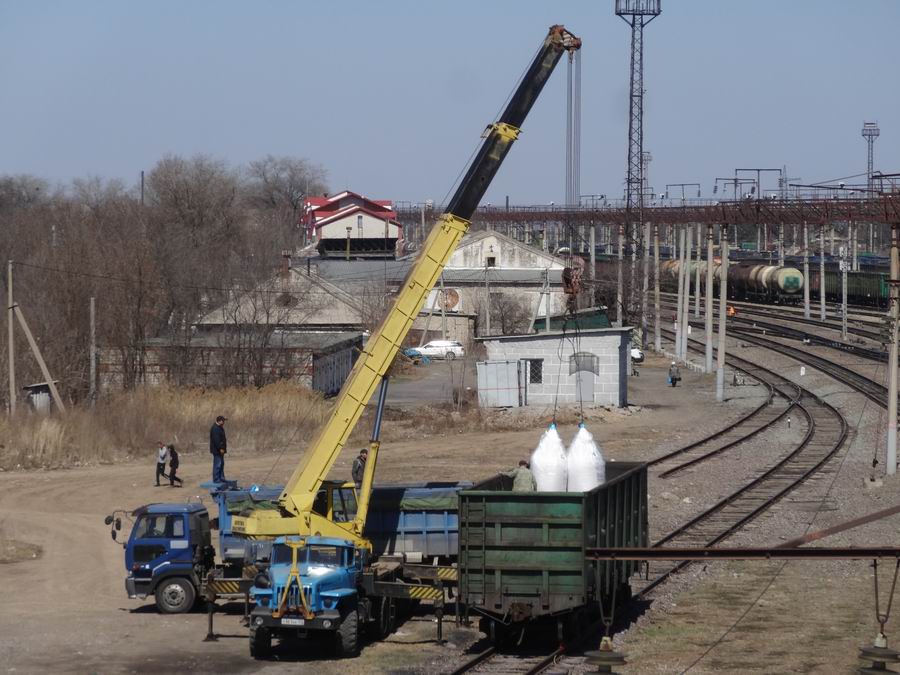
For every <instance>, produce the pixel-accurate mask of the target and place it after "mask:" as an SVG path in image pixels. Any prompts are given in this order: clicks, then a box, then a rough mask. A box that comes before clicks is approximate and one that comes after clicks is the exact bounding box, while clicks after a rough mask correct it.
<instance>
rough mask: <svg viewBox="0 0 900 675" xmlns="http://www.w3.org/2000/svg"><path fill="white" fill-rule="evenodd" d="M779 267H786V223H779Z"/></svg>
mask: <svg viewBox="0 0 900 675" xmlns="http://www.w3.org/2000/svg"><path fill="white" fill-rule="evenodd" d="M778 265H779V266H781V267H784V221H783V220H782V221H781V222H780V223H778Z"/></svg>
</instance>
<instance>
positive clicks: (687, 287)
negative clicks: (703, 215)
mask: <svg viewBox="0 0 900 675" xmlns="http://www.w3.org/2000/svg"><path fill="white" fill-rule="evenodd" d="M685 229H686V230H687V244H686V245H685V247H684V302H683V303H682V305H681V312H682V316H681V359H682V360H683V361H685V362H687V354H688V327H689V326H690V323H689V320H690V316H691V271H690V268H689V267H688V266H689V265H690V262H691V238H692V235H693V234H694V228H692V227H691V226H690V225H688V226H687V227H686V228H685Z"/></svg>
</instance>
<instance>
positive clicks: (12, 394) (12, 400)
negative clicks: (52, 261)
mask: <svg viewBox="0 0 900 675" xmlns="http://www.w3.org/2000/svg"><path fill="white" fill-rule="evenodd" d="M12 270H13V261H12V260H8V261H7V262H6V307H7V309H6V318H7V322H8V329H9V331H8V333H7V339H8V340H9V414H10V415H15V414H16V346H15V342H14V341H15V337H16V335H15V331H14V330H13V313H14V312H15V310H14V309H13V304H14V302H15V301H14V300H13V273H12Z"/></svg>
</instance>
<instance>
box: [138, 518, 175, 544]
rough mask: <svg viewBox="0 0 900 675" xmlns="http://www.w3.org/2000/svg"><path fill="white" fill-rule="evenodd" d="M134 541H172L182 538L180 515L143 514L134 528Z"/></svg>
mask: <svg viewBox="0 0 900 675" xmlns="http://www.w3.org/2000/svg"><path fill="white" fill-rule="evenodd" d="M134 536H135V538H136V539H172V538H176V537H177V538H181V537H184V518H182V517H181V515H165V514H156V513H154V514H145V515H143V516H141V518H140V520H138V522H137V524H136V525H135V526H134Z"/></svg>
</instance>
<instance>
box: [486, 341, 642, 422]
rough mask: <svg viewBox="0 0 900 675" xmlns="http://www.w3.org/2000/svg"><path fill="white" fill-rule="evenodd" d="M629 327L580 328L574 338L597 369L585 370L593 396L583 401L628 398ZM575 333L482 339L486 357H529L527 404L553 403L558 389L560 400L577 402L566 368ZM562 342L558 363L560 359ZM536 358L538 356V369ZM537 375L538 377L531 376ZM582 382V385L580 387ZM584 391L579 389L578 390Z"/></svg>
mask: <svg viewBox="0 0 900 675" xmlns="http://www.w3.org/2000/svg"><path fill="white" fill-rule="evenodd" d="M630 334H631V328H606V329H597V330H590V331H582V332H581V333H580V335H579V338H578V353H579V354H589V355H590V356H591V358H592V359H594V360H595V362H596V367H597V374H593V373H590V374H588V373H584V374H583V375H582V376H583V377H585V378H592V380H593V383H592V386H591V387H590V395H592V400H588V398H587V397H585V398H584V399H583V402H584V403H585V404H586V405H591V404H593V405H608V406H617V407H623V406H625V405H627V403H628V373H629V372H630V371H631V369H630V368H629V361H630V351H629V345H630ZM570 338H574V335H572V333H568V334H566V335H565V336H563V335H562V334H561V333H550V334H540V335H525V336H515V337H504V338H494V339H485V340H484V343H485V347H486V349H487V358H488V360H489V361H509V360H525V361H528V365H529V368H527V369H526V371H527V372H526V382H527V384H526V387H527V392H526V393H527V396H526V400H527V405H552V404H553V401H554V399H555V397H556V395H557V391H558V392H559V399H558V400H559V402H560V403H565V404H571V403H577V402H578V385H577V374H576V373H572V374H570V373H569V370H570V362H571V359H572V356H573V354H574V353H575V351H576V350H575V345H574V344H573V339H570ZM560 346H562V350H561V351H562V364H560ZM537 362H540V367H539V373H538V366H537ZM537 379H539V380H540V382H536V381H535V380H537ZM585 388H587V387H585ZM583 391H584V390H583Z"/></svg>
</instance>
